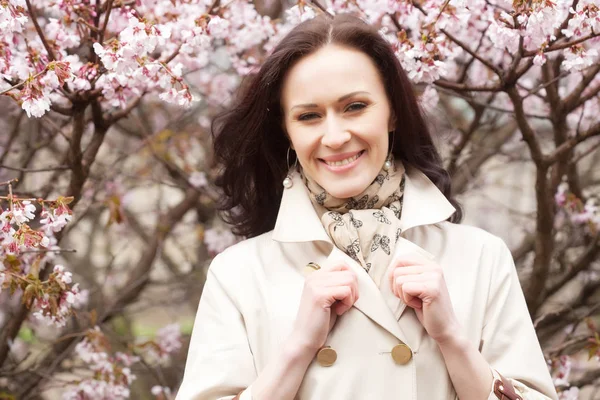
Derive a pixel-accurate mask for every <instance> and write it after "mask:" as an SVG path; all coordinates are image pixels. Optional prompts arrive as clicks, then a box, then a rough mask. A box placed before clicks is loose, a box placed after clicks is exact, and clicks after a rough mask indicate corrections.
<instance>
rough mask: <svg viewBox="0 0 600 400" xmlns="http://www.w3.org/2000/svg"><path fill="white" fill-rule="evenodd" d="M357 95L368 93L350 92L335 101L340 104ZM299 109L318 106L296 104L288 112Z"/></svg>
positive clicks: (313, 104)
mask: <svg viewBox="0 0 600 400" xmlns="http://www.w3.org/2000/svg"><path fill="white" fill-rule="evenodd" d="M357 94H370V93H369V92H366V91H364V90H359V91H356V92H352V93H348V94H345V95H343V96H342V97H340V98H339V99H338V100H337V102H338V103H341V102H342V101H344V100H346V99H347V98H349V97H352V96H356V95H357ZM299 107H300V108H317V107H318V105H317V104H315V103H307V104H296V105H295V106H293V107H292V108H290V110H293V109H294V108H299Z"/></svg>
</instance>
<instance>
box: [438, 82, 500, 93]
mask: <svg viewBox="0 0 600 400" xmlns="http://www.w3.org/2000/svg"><path fill="white" fill-rule="evenodd" d="M434 84H435V85H436V86H439V87H442V88H445V89H450V90H454V91H457V92H499V91H500V90H501V89H502V88H501V87H500V86H469V85H465V84H462V83H455V82H452V81H448V80H446V79H438V80H437V81H435V82H434Z"/></svg>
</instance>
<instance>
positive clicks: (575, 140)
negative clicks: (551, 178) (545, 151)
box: [544, 122, 600, 165]
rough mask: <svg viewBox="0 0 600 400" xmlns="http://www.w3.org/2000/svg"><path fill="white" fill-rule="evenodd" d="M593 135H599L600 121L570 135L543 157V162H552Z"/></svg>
mask: <svg viewBox="0 0 600 400" xmlns="http://www.w3.org/2000/svg"><path fill="white" fill-rule="evenodd" d="M594 136H600V122H598V123H597V124H596V125H594V126H592V127H591V128H590V129H588V130H587V131H586V132H585V133H583V134H581V135H577V136H575V137H572V138H571V139H569V140H567V141H566V142H564V143H563V144H561V145H560V146H559V147H557V148H556V150H554V152H553V153H551V154H549V155H548V156H546V157H545V159H544V163H545V164H546V165H551V164H554V163H555V162H556V161H557V160H558V159H559V158H560V157H562V156H563V155H564V154H566V153H568V152H569V151H571V150H572V149H573V148H575V146H577V145H578V144H579V143H581V142H583V141H586V140H588V139H589V138H592V137H594Z"/></svg>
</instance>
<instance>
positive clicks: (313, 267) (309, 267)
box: [304, 262, 321, 276]
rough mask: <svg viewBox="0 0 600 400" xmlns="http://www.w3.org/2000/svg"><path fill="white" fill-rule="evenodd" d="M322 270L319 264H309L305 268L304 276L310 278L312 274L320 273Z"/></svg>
mask: <svg viewBox="0 0 600 400" xmlns="http://www.w3.org/2000/svg"><path fill="white" fill-rule="evenodd" d="M320 269H321V267H320V266H319V264H317V263H314V262H309V263H308V264H306V267H304V276H308V275H309V274H310V273H312V272H315V271H318V270H320Z"/></svg>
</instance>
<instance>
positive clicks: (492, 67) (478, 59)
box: [441, 29, 504, 81]
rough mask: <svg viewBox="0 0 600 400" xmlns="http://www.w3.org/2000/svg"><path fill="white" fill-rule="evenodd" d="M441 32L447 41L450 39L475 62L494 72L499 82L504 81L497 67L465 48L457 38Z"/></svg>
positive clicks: (467, 47) (446, 32)
mask: <svg viewBox="0 0 600 400" xmlns="http://www.w3.org/2000/svg"><path fill="white" fill-rule="evenodd" d="M441 32H442V33H443V34H444V35H446V37H448V39H450V40H451V41H453V42H454V43H456V44H457V45H458V46H459V47H461V48H462V49H463V50H464V51H466V52H467V53H468V54H470V55H471V57H473V58H475V59H476V60H477V61H479V62H480V63H482V64H483V65H485V66H486V67H488V68H489V69H490V70H492V71H494V73H495V74H496V75H498V78H500V80H501V81H502V80H503V79H504V76H503V75H502V71H500V69H499V68H498V67H496V66H495V65H494V64H492V63H491V62H490V61H488V60H486V59H485V58H483V57H481V56H480V55H479V54H477V53H475V52H474V51H473V50H471V48H470V47H469V46H467V44H465V43H463V42H462V41H461V40H460V39H458V38H457V37H455V36H454V35H452V34H451V33H450V32H448V31H446V30H445V29H442V30H441Z"/></svg>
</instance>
